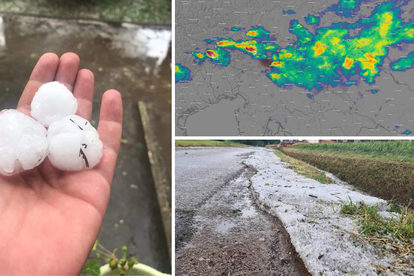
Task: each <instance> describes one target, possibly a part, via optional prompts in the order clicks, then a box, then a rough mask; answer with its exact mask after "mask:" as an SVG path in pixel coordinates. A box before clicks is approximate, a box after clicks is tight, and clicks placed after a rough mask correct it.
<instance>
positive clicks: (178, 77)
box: [175, 63, 191, 83]
mask: <svg viewBox="0 0 414 276" xmlns="http://www.w3.org/2000/svg"><path fill="white" fill-rule="evenodd" d="M190 78H191V71H190V69H188V68H187V67H185V66H183V65H181V64H179V63H178V64H176V65H175V82H176V83H177V82H188V81H190Z"/></svg>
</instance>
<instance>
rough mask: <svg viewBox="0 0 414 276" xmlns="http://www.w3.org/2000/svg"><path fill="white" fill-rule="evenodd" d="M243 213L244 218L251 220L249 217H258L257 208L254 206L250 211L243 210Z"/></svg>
mask: <svg viewBox="0 0 414 276" xmlns="http://www.w3.org/2000/svg"><path fill="white" fill-rule="evenodd" d="M241 212H242V217H243V218H249V217H252V216H255V215H257V212H256V207H254V206H251V207H250V208H249V209H243V210H241Z"/></svg>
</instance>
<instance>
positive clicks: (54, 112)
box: [31, 81, 78, 127]
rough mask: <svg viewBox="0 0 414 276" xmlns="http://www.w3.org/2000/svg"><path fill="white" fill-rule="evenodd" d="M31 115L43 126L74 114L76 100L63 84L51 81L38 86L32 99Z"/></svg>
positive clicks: (76, 104)
mask: <svg viewBox="0 0 414 276" xmlns="http://www.w3.org/2000/svg"><path fill="white" fill-rule="evenodd" d="M31 108H32V112H31V115H32V117H33V118H35V119H36V120H37V121H38V122H39V123H41V124H42V125H44V126H45V127H49V126H50V125H51V124H52V123H54V122H57V121H60V120H62V119H63V118H65V117H67V116H69V115H74V114H76V111H77V110H78V101H77V100H76V98H75V97H74V96H73V94H72V92H70V91H69V89H67V88H66V86H64V85H63V84H61V83H59V82H57V81H53V82H48V83H45V84H43V85H42V86H40V88H39V90H38V91H37V92H36V94H35V96H34V98H33V101H32V105H31Z"/></svg>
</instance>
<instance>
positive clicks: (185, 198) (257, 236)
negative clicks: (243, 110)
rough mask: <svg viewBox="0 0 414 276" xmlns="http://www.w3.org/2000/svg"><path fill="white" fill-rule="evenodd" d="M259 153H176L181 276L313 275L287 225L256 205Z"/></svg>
mask: <svg viewBox="0 0 414 276" xmlns="http://www.w3.org/2000/svg"><path fill="white" fill-rule="evenodd" d="M259 150H261V149H259V148H203V149H194V148H191V149H190V148H179V149H177V150H176V163H175V164H176V262H175V264H176V271H175V272H176V275H194V276H195V275H221V276H224V275H280V276H288V275H289V276H290V275H294V276H296V275H309V274H308V272H307V271H306V269H305V268H304V265H303V263H302V261H301V260H300V259H299V257H298V256H297V254H296V252H295V251H294V249H293V246H292V245H291V243H290V240H289V237H288V235H287V233H286V232H285V230H284V228H283V226H282V224H281V223H280V222H279V221H278V220H277V219H276V218H274V217H272V216H270V215H269V214H267V213H265V212H263V211H261V210H260V209H259V208H258V207H257V206H256V205H255V203H254V202H253V200H252V198H251V193H250V189H249V187H250V181H249V179H250V178H251V177H252V176H253V175H254V174H255V173H256V171H255V170H254V169H253V168H249V167H247V166H245V165H244V164H243V163H242V162H243V160H244V159H245V158H247V157H248V156H249V155H250V154H254V153H255V152H257V151H259Z"/></svg>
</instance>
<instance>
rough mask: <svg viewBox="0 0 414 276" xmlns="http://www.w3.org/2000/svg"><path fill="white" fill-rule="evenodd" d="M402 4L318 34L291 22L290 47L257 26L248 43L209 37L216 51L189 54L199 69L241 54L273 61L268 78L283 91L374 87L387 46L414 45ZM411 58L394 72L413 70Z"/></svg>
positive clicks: (338, 7)
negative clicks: (353, 33) (354, 33)
mask: <svg viewBox="0 0 414 276" xmlns="http://www.w3.org/2000/svg"><path fill="white" fill-rule="evenodd" d="M361 2H362V1H342V0H341V1H340V2H339V3H338V4H335V5H333V6H332V7H330V8H328V10H333V11H336V12H340V11H342V13H343V14H348V13H350V12H352V11H354V10H357V9H358V7H359V5H360V4H361ZM404 4H407V1H403V2H401V1H397V2H394V1H392V2H384V3H382V4H380V5H378V6H377V7H376V8H375V9H374V10H373V11H372V13H371V15H370V16H369V17H367V18H364V19H361V20H359V21H357V22H355V23H348V22H339V23H335V24H332V25H331V26H329V27H321V28H317V29H316V30H315V32H314V33H315V34H313V33H312V32H311V31H309V30H308V29H307V28H306V27H305V26H304V25H302V24H300V23H299V22H298V20H296V19H293V20H291V21H290V28H289V31H290V33H292V34H294V35H295V36H296V38H297V39H296V42H293V43H291V44H290V45H289V46H287V47H280V46H279V45H278V44H277V43H276V38H274V37H272V35H271V32H270V31H268V30H266V29H265V28H264V27H262V26H256V27H252V28H251V29H249V30H248V31H247V32H246V33H245V36H246V37H247V38H246V39H244V40H243V39H241V40H234V39H232V38H223V37H214V38H207V39H205V41H206V43H207V44H208V45H211V44H212V45H214V47H210V48H207V49H206V50H205V51H194V52H191V54H192V55H193V56H194V62H195V63H198V65H200V66H202V65H203V63H204V62H205V61H209V62H212V63H215V64H217V65H220V66H225V67H226V66H229V64H230V63H231V54H232V52H233V51H240V52H243V53H245V54H247V55H249V56H250V57H251V58H252V59H254V60H271V62H270V69H269V70H266V71H265V73H266V75H267V77H269V78H270V79H271V80H272V82H273V83H275V84H276V85H278V86H279V87H288V86H290V85H296V86H298V87H303V88H305V89H307V90H308V91H310V92H311V91H314V92H315V91H316V92H317V91H320V90H322V89H324V88H325V87H327V86H328V87H335V86H337V85H350V84H358V82H360V81H365V82H366V83H368V84H373V83H375V77H377V76H379V74H380V71H381V68H382V65H383V63H384V58H385V57H387V55H388V54H389V50H388V49H387V47H389V46H393V45H396V44H399V43H402V42H404V43H414V26H413V22H403V21H402V19H401V13H402V11H401V6H403V5H404ZM321 14H323V13H321ZM305 21H306V22H307V24H317V23H319V22H320V21H321V18H320V17H319V16H314V15H309V16H307V17H306V18H305ZM356 29H358V30H360V32H359V35H358V36H351V35H350V31H351V30H356ZM413 54H414V53H410V54H409V56H408V57H406V58H405V57H404V58H401V59H400V60H397V61H395V62H393V63H392V64H391V69H392V70H395V71H402V70H407V69H410V68H412V65H413V57H414V56H413ZM179 74H180V73H179ZM355 77H357V78H355Z"/></svg>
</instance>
